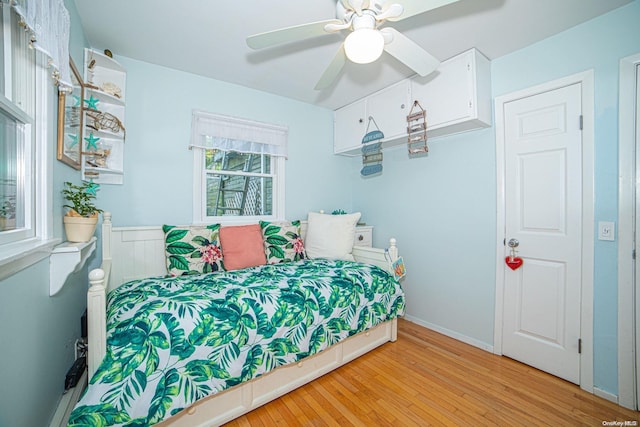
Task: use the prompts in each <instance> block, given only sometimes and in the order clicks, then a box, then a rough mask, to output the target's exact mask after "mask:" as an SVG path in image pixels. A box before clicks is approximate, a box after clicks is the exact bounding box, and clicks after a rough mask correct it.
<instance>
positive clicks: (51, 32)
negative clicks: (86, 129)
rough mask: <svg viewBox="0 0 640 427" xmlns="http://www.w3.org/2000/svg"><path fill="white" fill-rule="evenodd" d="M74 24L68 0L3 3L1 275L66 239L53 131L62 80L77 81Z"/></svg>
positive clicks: (0, 60)
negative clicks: (54, 208)
mask: <svg viewBox="0 0 640 427" xmlns="http://www.w3.org/2000/svg"><path fill="white" fill-rule="evenodd" d="M69 25H70V23H69V14H68V12H67V10H66V9H65V8H64V1H63V0H51V1H47V2H42V1H31V0H29V1H27V0H14V1H9V0H0V280H2V279H4V278H5V277H8V276H9V275H11V274H13V273H15V272H17V271H20V270H21V269H23V268H25V267H28V266H29V265H31V264H33V263H35V262H38V261H39V260H40V259H42V258H44V257H46V256H47V255H48V253H49V249H51V248H52V247H53V246H54V245H55V244H56V243H58V242H59V241H60V239H55V238H53V237H52V218H51V217H52V215H51V200H52V183H51V179H50V174H51V169H52V164H53V160H52V156H51V149H50V146H51V143H50V142H49V140H50V137H49V135H51V134H54V129H55V110H54V108H55V107H54V103H53V99H54V98H57V94H56V89H55V83H58V84H59V85H60V86H62V87H63V88H66V87H69V86H70V78H69V66H68V64H69V50H68V44H69V37H68V36H69ZM50 69H51V71H52V73H50ZM52 76H53V78H51V77H52Z"/></svg>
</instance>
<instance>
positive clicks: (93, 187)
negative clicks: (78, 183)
mask: <svg viewBox="0 0 640 427" xmlns="http://www.w3.org/2000/svg"><path fill="white" fill-rule="evenodd" d="M99 188H100V184H96V183H95V182H93V180H90V181H89V184H87V189H86V190H85V192H86V193H87V194H92V195H94V196H95V195H96V191H98V189H99Z"/></svg>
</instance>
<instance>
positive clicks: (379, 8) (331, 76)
mask: <svg viewBox="0 0 640 427" xmlns="http://www.w3.org/2000/svg"><path fill="white" fill-rule="evenodd" d="M457 1H459V0H337V3H336V17H337V19H328V20H325V21H319V22H311V23H308V24H302V25H296V26H293V27H287V28H282V29H279V30H274V31H268V32H266V33H260V34H255V35H252V36H249V37H247V44H248V45H249V47H251V48H252V49H263V48H266V47H272V46H276V45H279V44H282V43H287V42H292V41H296V40H304V39H307V38H311V37H316V36H321V35H325V34H331V33H336V32H339V31H342V30H350V31H351V32H350V33H349V35H347V38H346V39H345V41H344V43H343V44H342V45H341V46H340V49H339V50H338V53H336V55H335V57H334V58H333V60H332V61H331V63H330V64H329V67H328V68H327V69H326V70H325V72H324V73H323V74H322V77H320V80H319V81H318V83H317V84H316V87H315V89H316V90H320V89H325V88H327V87H329V86H330V85H331V83H332V82H333V81H334V80H335V78H336V77H337V75H338V73H339V72H340V70H341V69H342V67H343V66H344V64H345V62H346V59H347V58H348V59H349V60H351V61H352V62H355V63H359V64H368V63H370V62H373V61H375V60H376V59H378V58H379V57H380V55H382V52H383V51H386V52H387V53H388V54H390V55H391V56H393V57H395V58H396V59H397V60H399V61H400V62H402V63H404V64H405V65H406V66H408V67H409V68H411V69H412V70H413V71H415V72H416V73H418V74H419V75H421V76H426V75H428V74H430V73H432V72H433V71H435V70H436V68H438V65H440V61H438V60H437V59H436V58H434V57H433V56H432V55H431V54H430V53H429V52H427V51H425V50H424V49H422V48H421V47H420V46H418V45H417V44H416V43H414V42H413V41H411V40H410V39H409V38H407V37H406V36H405V35H403V34H402V33H400V32H399V31H397V30H395V29H393V28H390V27H385V28H380V27H381V26H382V25H383V24H384V23H385V22H386V21H391V22H395V21H400V20H402V19H406V18H409V17H411V16H414V15H418V14H420V13H424V12H427V11H430V10H433V9H436V8H438V7H441V6H445V5H447V4H450V3H454V2H457Z"/></svg>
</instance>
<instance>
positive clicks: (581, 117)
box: [580, 114, 584, 130]
mask: <svg viewBox="0 0 640 427" xmlns="http://www.w3.org/2000/svg"><path fill="white" fill-rule="evenodd" d="M583 121H584V119H583V116H582V114H581V115H580V130H582V125H583Z"/></svg>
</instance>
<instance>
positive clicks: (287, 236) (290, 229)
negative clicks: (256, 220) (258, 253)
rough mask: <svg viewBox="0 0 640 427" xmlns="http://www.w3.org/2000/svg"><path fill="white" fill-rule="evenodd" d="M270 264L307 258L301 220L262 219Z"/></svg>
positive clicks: (263, 235) (266, 253)
mask: <svg viewBox="0 0 640 427" xmlns="http://www.w3.org/2000/svg"><path fill="white" fill-rule="evenodd" d="M260 228H261V229H262V237H263V240H264V251H265V255H266V256H267V263H268V264H279V263H283V262H292V261H300V260H302V259H306V258H307V254H306V253H305V250H304V242H303V241H302V237H301V236H300V221H291V222H267V221H260Z"/></svg>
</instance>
